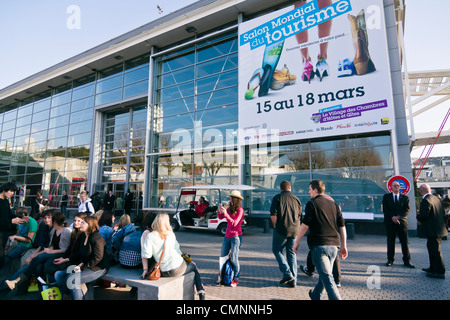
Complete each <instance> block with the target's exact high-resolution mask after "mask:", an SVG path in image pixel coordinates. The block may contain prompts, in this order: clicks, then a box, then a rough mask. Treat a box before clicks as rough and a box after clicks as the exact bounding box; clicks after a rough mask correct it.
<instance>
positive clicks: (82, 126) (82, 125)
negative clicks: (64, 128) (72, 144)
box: [69, 120, 92, 135]
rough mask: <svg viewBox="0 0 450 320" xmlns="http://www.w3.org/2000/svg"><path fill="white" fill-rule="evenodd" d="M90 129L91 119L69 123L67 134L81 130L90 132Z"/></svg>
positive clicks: (80, 131) (77, 132)
mask: <svg viewBox="0 0 450 320" xmlns="http://www.w3.org/2000/svg"><path fill="white" fill-rule="evenodd" d="M91 129H92V120H86V121H83V122H79V123H75V124H71V125H70V126H69V135H75V134H79V133H82V132H90V131H91Z"/></svg>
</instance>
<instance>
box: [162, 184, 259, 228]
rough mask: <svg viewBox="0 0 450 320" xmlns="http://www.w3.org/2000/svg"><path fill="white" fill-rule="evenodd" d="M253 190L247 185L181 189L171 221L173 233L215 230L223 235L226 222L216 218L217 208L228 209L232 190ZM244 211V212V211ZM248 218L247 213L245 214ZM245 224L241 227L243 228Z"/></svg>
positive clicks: (201, 186) (203, 186) (204, 186)
mask: <svg viewBox="0 0 450 320" xmlns="http://www.w3.org/2000/svg"><path fill="white" fill-rule="evenodd" d="M253 189H254V188H253V187H251V186H247V185H198V186H189V187H182V188H181V190H180V196H179V197H178V204H177V211H176V213H175V215H174V216H173V217H172V219H171V226H172V229H173V230H174V231H178V230H179V229H180V227H183V228H184V229H204V230H205V229H208V230H217V231H219V232H220V233H221V234H222V235H225V232H226V230H227V220H226V219H219V218H218V216H217V211H218V206H219V204H222V205H223V206H224V207H225V208H228V205H229V201H230V199H229V197H228V195H229V194H230V193H231V191H233V190H239V191H241V194H242V191H246V190H253ZM244 211H246V210H245V209H244ZM247 211H248V210H247ZM245 215H246V216H247V217H248V212H246V213H245ZM245 226H246V222H244V224H243V225H242V227H243V228H245Z"/></svg>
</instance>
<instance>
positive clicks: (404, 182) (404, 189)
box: [387, 176, 411, 194]
mask: <svg viewBox="0 0 450 320" xmlns="http://www.w3.org/2000/svg"><path fill="white" fill-rule="evenodd" d="M394 181H396V182H398V184H399V185H400V193H401V194H407V193H408V192H409V189H410V188H411V185H410V183H409V181H408V179H406V178H405V177H403V176H393V177H391V178H390V179H389V180H388V182H387V188H388V190H389V192H392V188H391V184H392V182H394Z"/></svg>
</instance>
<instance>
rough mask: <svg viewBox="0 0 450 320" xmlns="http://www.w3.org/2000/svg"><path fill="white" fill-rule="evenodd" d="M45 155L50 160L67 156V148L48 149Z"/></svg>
mask: <svg viewBox="0 0 450 320" xmlns="http://www.w3.org/2000/svg"><path fill="white" fill-rule="evenodd" d="M45 156H46V158H47V159H48V160H52V158H53V159H54V160H57V159H61V158H65V157H66V149H55V150H47V151H46V152H45Z"/></svg>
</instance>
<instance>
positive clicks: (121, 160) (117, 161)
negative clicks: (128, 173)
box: [103, 156, 127, 166]
mask: <svg viewBox="0 0 450 320" xmlns="http://www.w3.org/2000/svg"><path fill="white" fill-rule="evenodd" d="M126 164H127V157H126V156H125V157H117V158H108V159H104V161H103V165H104V166H123V165H126Z"/></svg>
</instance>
